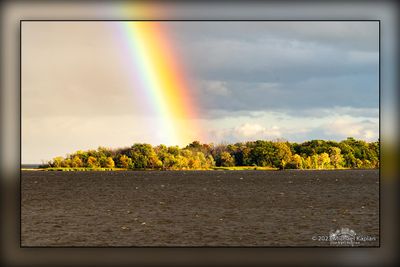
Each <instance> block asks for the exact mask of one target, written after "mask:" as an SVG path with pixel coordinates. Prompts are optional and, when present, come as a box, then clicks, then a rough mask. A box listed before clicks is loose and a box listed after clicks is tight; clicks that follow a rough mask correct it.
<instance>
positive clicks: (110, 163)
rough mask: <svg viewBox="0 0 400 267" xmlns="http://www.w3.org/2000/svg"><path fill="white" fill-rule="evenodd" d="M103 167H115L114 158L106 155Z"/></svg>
mask: <svg viewBox="0 0 400 267" xmlns="http://www.w3.org/2000/svg"><path fill="white" fill-rule="evenodd" d="M105 167H106V168H114V167H115V163H114V160H113V159H112V157H107V159H106V163H105Z"/></svg>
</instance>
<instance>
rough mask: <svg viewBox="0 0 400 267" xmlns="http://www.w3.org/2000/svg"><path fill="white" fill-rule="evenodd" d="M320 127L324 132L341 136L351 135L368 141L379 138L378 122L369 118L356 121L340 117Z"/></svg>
mask: <svg viewBox="0 0 400 267" xmlns="http://www.w3.org/2000/svg"><path fill="white" fill-rule="evenodd" d="M322 128H323V129H324V131H325V134H327V135H331V136H332V135H333V136H339V137H342V138H346V137H349V136H351V137H355V138H359V139H363V140H368V141H375V140H377V139H378V138H379V129H378V123H377V122H373V121H371V120H363V121H356V120H355V119H354V118H351V117H341V118H337V119H336V120H334V121H333V122H331V123H329V124H326V125H324V126H323V127H322Z"/></svg>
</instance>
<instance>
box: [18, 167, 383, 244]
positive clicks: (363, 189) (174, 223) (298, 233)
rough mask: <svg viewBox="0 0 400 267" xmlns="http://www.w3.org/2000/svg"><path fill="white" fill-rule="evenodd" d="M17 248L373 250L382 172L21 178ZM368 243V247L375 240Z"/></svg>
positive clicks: (77, 174) (42, 174) (99, 174)
mask: <svg viewBox="0 0 400 267" xmlns="http://www.w3.org/2000/svg"><path fill="white" fill-rule="evenodd" d="M21 179H22V180H21V182H22V188H21V190H22V192H21V194H22V203H21V204H22V207H21V209H22V210H21V214H22V218H21V219H22V222H21V224H22V225H21V230H22V233H21V234H22V237H21V238H22V243H21V245H22V246H330V245H331V244H330V242H329V241H323V239H324V236H328V237H329V233H330V231H332V230H337V229H341V228H349V229H350V230H354V231H355V233H356V234H357V235H358V236H363V237H370V239H369V241H365V240H364V241H359V242H358V243H357V244H355V245H357V246H377V245H378V244H379V172H378V171H377V170H338V171H336V170H335V171H146V172H143V171H142V172H141V171H127V172H50V171H49V172H44V171H23V172H22V178H21ZM371 239H372V240H371Z"/></svg>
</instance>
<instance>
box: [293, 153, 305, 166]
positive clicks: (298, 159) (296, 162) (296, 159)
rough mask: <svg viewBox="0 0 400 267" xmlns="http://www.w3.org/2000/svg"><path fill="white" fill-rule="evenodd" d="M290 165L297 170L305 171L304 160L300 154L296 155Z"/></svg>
mask: <svg viewBox="0 0 400 267" xmlns="http://www.w3.org/2000/svg"><path fill="white" fill-rule="evenodd" d="M290 163H291V166H293V167H294V168H295V169H303V160H302V158H301V157H300V155H299V154H294V155H293V156H292V160H291V162H290Z"/></svg>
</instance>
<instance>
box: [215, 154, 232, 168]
mask: <svg viewBox="0 0 400 267" xmlns="http://www.w3.org/2000/svg"><path fill="white" fill-rule="evenodd" d="M219 160H220V166H223V167H230V166H234V164H235V161H234V159H233V157H232V156H231V154H229V153H228V152H226V151H224V152H222V153H221V154H220V156H219Z"/></svg>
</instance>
